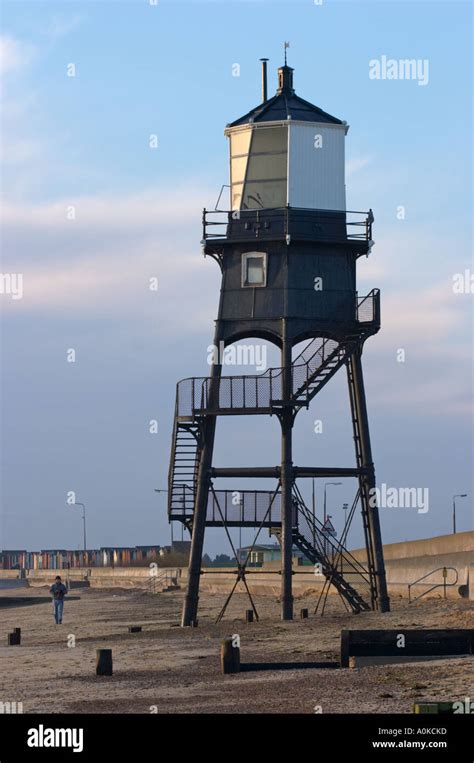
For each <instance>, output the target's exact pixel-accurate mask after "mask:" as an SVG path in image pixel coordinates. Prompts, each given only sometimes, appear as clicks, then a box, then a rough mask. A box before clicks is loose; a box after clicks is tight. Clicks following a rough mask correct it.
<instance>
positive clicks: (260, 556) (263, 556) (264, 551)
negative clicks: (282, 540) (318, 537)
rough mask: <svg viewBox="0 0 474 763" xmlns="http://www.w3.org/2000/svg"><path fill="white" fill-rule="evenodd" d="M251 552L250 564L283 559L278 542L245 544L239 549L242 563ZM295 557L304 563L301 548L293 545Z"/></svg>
mask: <svg viewBox="0 0 474 763" xmlns="http://www.w3.org/2000/svg"><path fill="white" fill-rule="evenodd" d="M249 552H250V558H249V564H251V565H253V566H261V565H262V564H265V562H276V561H280V559H281V548H280V546H279V545H278V544H276V543H261V544H258V545H255V546H253V547H252V546H243V547H242V548H239V549H238V550H237V553H238V556H239V559H240V562H241V564H242V563H243V562H245V560H246V559H247V556H248V554H249ZM293 559H297V560H298V563H299V564H302V563H303V561H304V559H305V557H304V554H303V553H302V551H300V550H299V548H296V547H295V546H293Z"/></svg>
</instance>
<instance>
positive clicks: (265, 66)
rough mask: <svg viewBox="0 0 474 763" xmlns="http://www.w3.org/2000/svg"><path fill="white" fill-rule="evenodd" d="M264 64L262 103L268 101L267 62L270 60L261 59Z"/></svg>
mask: <svg viewBox="0 0 474 763" xmlns="http://www.w3.org/2000/svg"><path fill="white" fill-rule="evenodd" d="M260 61H261V62H262V103H265V101H266V100H267V61H268V58H261V59H260Z"/></svg>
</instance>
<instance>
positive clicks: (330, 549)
mask: <svg viewBox="0 0 474 763" xmlns="http://www.w3.org/2000/svg"><path fill="white" fill-rule="evenodd" d="M294 501H295V504H296V507H297V511H298V526H297V527H294V528H293V543H294V545H295V546H296V547H297V548H299V549H300V551H301V552H302V553H303V554H304V555H305V556H306V558H307V559H309V560H310V562H312V564H315V565H316V564H318V565H320V569H321V572H322V574H323V575H324V577H325V578H326V580H327V581H328V583H329V584H330V585H333V586H334V587H335V588H336V589H337V591H338V592H339V594H340V595H341V596H342V597H343V598H344V599H345V601H347V603H348V604H349V606H350V607H351V609H352V611H353V612H355V613H358V612H362V611H368V610H370V609H372V606H373V605H372V606H371V604H370V603H369V601H370V600H371V599H372V600H373V592H372V583H371V578H370V575H369V571H368V570H367V569H366V568H365V567H364V566H363V565H362V564H361V563H360V562H359V561H358V560H357V559H356V558H355V557H354V556H353V555H352V554H351V553H350V551H348V550H347V548H345V547H344V545H343V544H342V543H340V542H338V541H337V540H335V539H333V538H330V537H327V536H325V535H324V533H323V525H322V523H321V522H320V521H319V520H318V519H316V518H315V517H313V515H312V514H311V512H310V511H309V509H308V508H307V506H306V505H305V503H304V501H303V499H302V498H301V494H300V493H299V491H296V492H295V494H294ZM349 576H351V577H352V578H353V583H349V581H348V579H347V578H348V577H349ZM355 584H357V589H356V588H355Z"/></svg>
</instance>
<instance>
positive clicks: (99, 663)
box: [95, 649, 113, 676]
mask: <svg viewBox="0 0 474 763" xmlns="http://www.w3.org/2000/svg"><path fill="white" fill-rule="evenodd" d="M95 672H96V675H97V676H111V675H112V673H113V669H112V650H111V649H97V652H96V668H95Z"/></svg>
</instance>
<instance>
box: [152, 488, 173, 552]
mask: <svg viewBox="0 0 474 763" xmlns="http://www.w3.org/2000/svg"><path fill="white" fill-rule="evenodd" d="M153 489H154V491H155V493H169V490H162V489H161V488H158V487H155V488H153ZM170 530H171V546H173V543H174V538H173V522H170Z"/></svg>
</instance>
